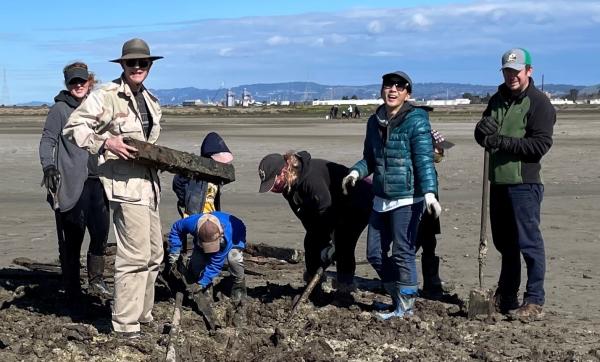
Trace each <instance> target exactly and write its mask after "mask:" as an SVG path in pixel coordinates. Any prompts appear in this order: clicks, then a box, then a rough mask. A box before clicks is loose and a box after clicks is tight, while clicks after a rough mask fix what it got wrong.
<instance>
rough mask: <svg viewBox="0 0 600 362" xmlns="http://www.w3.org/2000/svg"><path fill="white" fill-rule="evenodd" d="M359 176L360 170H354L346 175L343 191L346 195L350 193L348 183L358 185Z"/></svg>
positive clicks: (343, 181)
mask: <svg viewBox="0 0 600 362" xmlns="http://www.w3.org/2000/svg"><path fill="white" fill-rule="evenodd" d="M358 176H359V174H358V171H356V170H352V171H350V173H349V174H348V175H347V176H346V177H344V179H343V180H342V191H343V192H344V195H348V185H350V186H352V187H354V185H356V181H357V180H358Z"/></svg>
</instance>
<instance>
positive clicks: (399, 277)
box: [367, 201, 424, 287]
mask: <svg viewBox="0 0 600 362" xmlns="http://www.w3.org/2000/svg"><path fill="white" fill-rule="evenodd" d="M423 210H424V208H423V201H421V202H418V203H415V204H412V205H407V206H402V207H399V208H397V209H394V210H390V211H387V212H376V211H373V212H372V213H371V218H370V220H369V231H368V234H367V260H368V261H369V263H370V264H371V266H373V269H375V271H376V272H377V274H378V275H379V278H380V279H381V280H382V281H383V282H384V283H388V282H399V283H400V284H401V285H403V286H407V287H412V286H415V287H416V286H417V284H418V281H417V265H416V262H415V253H416V240H417V229H418V226H419V222H420V220H421V216H422V215H423ZM390 248H391V251H392V253H391V255H389V251H390Z"/></svg>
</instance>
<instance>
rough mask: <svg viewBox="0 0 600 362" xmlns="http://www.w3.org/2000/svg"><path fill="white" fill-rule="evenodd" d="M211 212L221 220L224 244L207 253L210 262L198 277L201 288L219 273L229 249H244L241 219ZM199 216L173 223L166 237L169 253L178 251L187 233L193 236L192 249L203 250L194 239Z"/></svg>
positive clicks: (243, 228)
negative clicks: (213, 251)
mask: <svg viewBox="0 0 600 362" xmlns="http://www.w3.org/2000/svg"><path fill="white" fill-rule="evenodd" d="M212 214H213V215H214V216H216V217H217V218H218V219H219V221H220V222H221V226H222V227H223V234H224V235H223V236H224V238H223V239H224V243H225V244H224V245H221V248H220V249H219V251H218V252H216V253H212V254H209V256H210V262H209V263H208V264H207V265H206V267H205V268H204V270H203V271H202V272H201V273H200V276H199V277H198V284H200V285H201V286H202V287H203V288H204V287H206V286H208V285H209V284H210V283H212V281H213V279H214V278H215V277H216V276H217V275H219V274H220V273H221V270H222V269H223V265H224V264H225V260H227V254H228V253H229V252H230V251H231V249H233V248H236V249H244V248H245V247H246V226H245V225H244V223H243V222H242V220H240V219H238V218H237V217H235V216H233V215H229V214H227V213H224V212H220V211H215V212H213V213H212ZM200 217H202V214H194V215H191V216H188V217H186V218H185V219H181V220H178V221H176V222H175V224H173V226H172V227H171V231H170V232H169V239H168V240H169V254H179V253H180V251H181V244H182V240H186V236H187V235H188V234H189V235H192V236H194V251H195V252H201V253H202V252H203V251H202V248H200V246H199V245H198V243H197V241H196V227H197V224H198V219H200Z"/></svg>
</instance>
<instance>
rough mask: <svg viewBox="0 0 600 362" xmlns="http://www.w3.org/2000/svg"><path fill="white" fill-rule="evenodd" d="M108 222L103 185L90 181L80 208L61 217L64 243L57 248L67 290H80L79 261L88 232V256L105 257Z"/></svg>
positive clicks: (82, 194)
mask: <svg viewBox="0 0 600 362" xmlns="http://www.w3.org/2000/svg"><path fill="white" fill-rule="evenodd" d="M109 221H110V216H109V211H108V201H107V199H106V196H105V195H104V188H103V187H102V183H101V182H100V180H99V179H97V178H88V179H87V180H86V181H85V184H84V186H83V191H82V192H81V196H80V197H79V200H78V201H77V204H75V206H74V207H73V208H72V209H71V210H69V211H66V212H61V213H60V223H61V228H62V233H63V236H64V238H63V239H64V240H63V245H60V239H61V238H59V246H58V247H59V253H60V261H61V268H62V271H63V276H64V277H65V279H66V280H65V281H66V283H67V288H70V287H72V288H79V269H80V267H81V264H80V261H79V259H80V254H81V244H82V243H83V238H84V236H85V230H86V228H87V230H88V233H89V234H90V246H89V250H88V254H91V255H94V256H104V249H105V248H106V242H107V240H108V231H109ZM59 232H60V231H59Z"/></svg>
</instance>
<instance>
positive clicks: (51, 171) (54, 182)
mask: <svg viewBox="0 0 600 362" xmlns="http://www.w3.org/2000/svg"><path fill="white" fill-rule="evenodd" d="M43 171H44V178H43V179H42V186H45V187H46V188H47V189H48V190H49V191H50V192H52V193H53V194H55V193H56V191H57V190H58V184H59V182H60V172H58V169H57V168H56V166H54V165H50V166H46V167H44V170H43Z"/></svg>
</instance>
